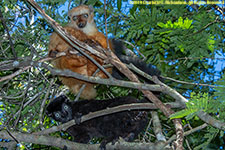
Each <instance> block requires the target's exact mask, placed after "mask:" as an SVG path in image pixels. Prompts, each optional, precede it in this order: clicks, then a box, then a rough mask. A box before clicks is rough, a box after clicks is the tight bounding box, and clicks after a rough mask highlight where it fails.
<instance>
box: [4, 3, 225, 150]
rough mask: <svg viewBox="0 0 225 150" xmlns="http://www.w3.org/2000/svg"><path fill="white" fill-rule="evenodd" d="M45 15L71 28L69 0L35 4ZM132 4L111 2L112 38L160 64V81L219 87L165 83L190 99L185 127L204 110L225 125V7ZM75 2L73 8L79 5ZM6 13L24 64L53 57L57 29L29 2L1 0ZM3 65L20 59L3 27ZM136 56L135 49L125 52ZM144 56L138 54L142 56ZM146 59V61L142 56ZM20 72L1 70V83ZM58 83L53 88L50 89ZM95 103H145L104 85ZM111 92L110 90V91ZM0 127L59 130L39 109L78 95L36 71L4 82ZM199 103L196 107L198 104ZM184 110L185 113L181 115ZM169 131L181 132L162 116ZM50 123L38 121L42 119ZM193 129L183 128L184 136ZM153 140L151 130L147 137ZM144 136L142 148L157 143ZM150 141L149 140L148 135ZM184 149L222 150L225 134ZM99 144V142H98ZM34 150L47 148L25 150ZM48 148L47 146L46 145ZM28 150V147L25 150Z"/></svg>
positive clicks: (99, 7) (209, 132) (100, 16)
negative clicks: (105, 100)
mask: <svg viewBox="0 0 225 150" xmlns="http://www.w3.org/2000/svg"><path fill="white" fill-rule="evenodd" d="M36 2H37V3H38V4H39V5H41V7H42V9H44V10H45V12H46V13H47V14H48V15H49V16H51V17H52V18H53V19H55V21H57V22H58V23H60V24H61V25H65V24H66V23H67V21H68V20H67V11H68V5H69V3H70V1H69V0H55V1H51V0H37V1H36ZM128 2H129V1H126V0H124V1H121V0H117V1H115V0H109V1H107V29H108V31H107V33H108V34H109V35H110V36H111V37H115V38H119V39H123V40H126V41H129V42H130V43H132V44H133V45H135V47H136V48H137V49H138V50H140V52H141V53H142V54H144V55H145V61H146V62H147V63H151V64H153V65H155V66H156V67H157V68H158V69H159V70H160V71H161V73H162V76H166V77H171V78H173V79H176V80H180V81H186V82H191V83H205V84H208V85H216V86H217V87H216V88H212V87H210V86H201V85H198V86H195V85H191V84H182V83H178V82H174V81H171V80H165V83H166V84H167V85H169V86H170V87H172V88H174V89H176V90H177V91H178V92H179V93H181V94H182V95H184V96H185V97H186V98H187V99H189V100H190V101H189V104H187V106H189V107H187V108H186V109H185V110H181V111H180V114H179V113H178V114H176V115H177V116H178V117H184V116H186V117H185V118H183V120H182V123H183V125H184V126H187V125H189V126H191V127H197V126H199V125H201V124H203V122H202V121H201V120H199V119H198V118H197V117H196V116H195V113H196V112H197V111H199V110H202V109H203V110H204V111H206V112H208V113H210V114H211V115H212V116H214V117H215V118H216V119H219V120H221V121H224V118H225V112H224V110H225V104H224V90H225V89H224V86H225V80H224V78H225V76H224V65H223V63H224V51H225V44H224V43H225V40H224V37H225V26H224V22H225V18H224V16H223V15H222V14H221V12H219V11H217V7H218V6H219V7H222V5H191V6H190V5H131V4H129V3H128ZM88 4H91V5H93V6H94V8H95V10H96V12H95V15H96V16H95V21H96V23H97V26H98V28H99V30H101V31H102V32H104V33H105V26H104V21H105V20H104V5H103V2H102V1H99V0H93V1H88ZM77 5H78V2H77V1H72V2H71V6H70V8H72V7H74V6H77ZM0 6H1V7H0V9H1V12H2V13H3V16H4V18H5V22H6V24H7V28H8V30H9V33H10V36H11V38H12V41H13V45H14V48H15V53H16V55H17V58H18V59H19V60H38V59H40V58H42V57H44V56H46V55H47V51H48V42H49V35H50V34H51V33H52V32H53V29H52V27H51V26H50V25H49V24H47V22H46V21H45V20H44V19H43V18H42V17H41V16H40V14H38V13H37V12H36V11H35V10H34V9H33V8H31V6H29V4H28V3H27V2H26V1H22V0H21V1H18V0H3V1H1V2H0ZM0 35H1V39H0V49H1V51H0V65H3V64H6V63H7V62H8V63H9V62H12V60H13V59H14V55H15V54H13V52H12V48H11V47H10V44H9V40H8V37H7V34H6V29H5V28H4V27H3V25H2V23H0ZM126 46H127V47H128V48H130V49H132V50H135V48H134V47H132V46H130V45H126ZM137 55H139V56H140V54H138V53H137ZM140 58H142V59H144V58H143V57H141V56H140ZM17 70H18V68H15V69H11V70H2V71H1V72H0V77H4V76H6V75H10V74H12V73H13V72H15V71H17ZM51 83H52V86H50V85H51ZM97 88H98V97H97V99H103V98H112V97H116V96H125V95H133V96H135V97H138V98H140V97H142V95H141V93H140V92H138V91H137V90H131V89H127V88H121V87H109V86H103V85H98V86H97ZM106 89H107V90H106ZM0 90H1V92H0V101H1V106H0V115H1V116H0V118H1V122H0V127H1V129H3V128H6V127H7V128H10V129H13V130H15V131H23V132H29V133H31V132H34V131H38V130H40V129H43V128H48V127H50V126H53V125H56V122H54V121H52V120H51V119H50V118H48V117H47V116H45V115H44V114H43V116H40V114H39V112H40V106H41V104H42V103H43V99H44V98H45V97H47V101H46V104H47V103H48V102H49V100H50V99H52V98H54V97H55V96H56V95H59V94H60V93H61V92H62V91H65V92H66V93H67V95H68V96H70V98H71V99H74V96H73V95H72V94H71V93H68V90H67V89H66V88H65V87H64V86H62V85H61V83H60V81H59V80H58V79H57V78H55V77H53V76H52V75H51V74H50V72H49V71H48V70H45V69H43V68H37V67H31V68H30V69H28V70H26V71H24V72H23V73H21V74H19V75H18V76H16V77H14V78H12V79H10V80H6V81H3V82H0ZM161 99H162V101H163V102H170V101H174V100H173V99H172V98H171V97H169V96H166V95H161ZM193 104H194V105H193ZM177 111H179V110H177ZM159 115H160V119H161V122H162V124H163V131H164V134H165V136H166V137H170V136H172V135H173V134H174V133H175V131H174V130H171V128H170V127H173V125H172V123H171V121H170V120H169V119H168V118H165V116H163V115H162V114H161V113H160V112H159ZM41 117H42V118H44V122H40V118H41ZM186 130H188V128H185V131H186ZM146 132H147V133H151V134H153V132H152V130H151V127H150V128H149V129H148V130H147V131H146ZM151 134H148V136H140V138H139V140H140V141H143V140H144V141H147V142H148V141H155V138H154V137H152V136H150V135H151ZM53 135H56V136H58V137H67V138H69V139H71V137H68V135H67V134H66V133H62V132H61V133H54V134H53ZM145 135H146V133H145ZM185 139H186V140H187V141H186V142H185V143H184V146H185V149H187V148H188V145H191V146H190V147H191V148H192V149H196V150H197V149H223V148H225V147H224V145H225V143H224V140H225V136H224V131H220V130H218V129H215V128H213V127H210V126H209V127H207V128H206V129H203V130H201V131H199V132H196V133H194V134H191V135H189V136H187V137H185ZM94 142H96V140H94ZM26 146H28V147H30V148H35V147H39V148H40V147H41V146H40V145H35V144H26ZM42 148H43V146H42ZM21 149H23V146H21Z"/></svg>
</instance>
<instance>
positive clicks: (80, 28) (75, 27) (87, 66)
mask: <svg viewBox="0 0 225 150" xmlns="http://www.w3.org/2000/svg"><path fill="white" fill-rule="evenodd" d="M68 16H69V19H70V22H69V23H68V24H67V25H66V26H65V27H64V28H65V29H66V31H67V32H68V33H70V34H71V35H72V36H74V37H75V38H77V39H78V40H80V41H82V42H86V43H87V44H89V43H90V41H92V42H95V43H96V44H99V45H100V46H102V47H103V48H104V49H107V39H106V37H105V36H104V34H102V33H101V32H99V31H98V29H97V27H96V25H95V22H94V19H93V17H94V10H93V8H92V7H90V6H87V5H81V6H78V7H75V8H73V9H72V10H70V11H69V14H68ZM92 44H93V43H92ZM71 48H72V47H71V46H70V45H69V44H68V43H67V42H66V41H65V40H64V39H63V38H62V37H61V36H59V35H58V34H57V33H55V32H54V33H53V34H52V35H51V37H50V44H49V55H50V56H51V54H52V53H56V52H63V51H68V50H69V49H71ZM88 54H89V55H90V56H91V57H93V58H94V59H95V60H96V61H97V62H98V63H99V64H100V65H103V60H102V59H100V58H98V57H96V56H95V55H93V54H90V53H88ZM53 65H54V67H56V68H57V69H69V70H71V71H73V72H76V73H79V74H82V75H86V76H92V75H93V74H94V72H95V71H96V70H97V68H98V67H97V66H96V65H95V64H94V63H93V62H91V61H90V60H89V59H88V58H86V57H85V56H82V55H79V54H78V55H72V54H69V53H67V55H66V56H62V57H59V58H57V59H55V60H54V61H53ZM106 71H108V72H109V73H112V68H107V69H106ZM96 76H98V77H101V78H107V75H106V74H105V73H103V72H102V71H100V72H98V73H97V75H96ZM60 80H61V81H62V83H63V84H64V85H66V86H68V87H69V89H70V90H71V91H72V92H73V93H74V94H77V93H78V92H79V90H80V88H81V86H82V85H83V84H84V83H85V84H86V87H85V89H84V90H83V92H82V93H81V95H80V97H81V98H84V99H92V98H95V97H96V90H95V89H94V84H92V83H88V82H84V81H81V80H77V79H75V78H71V77H60Z"/></svg>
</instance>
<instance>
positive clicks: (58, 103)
mask: <svg viewBox="0 0 225 150" xmlns="http://www.w3.org/2000/svg"><path fill="white" fill-rule="evenodd" d="M46 110H47V114H48V116H49V117H52V118H53V119H54V120H56V121H59V122H62V123H65V122H68V121H70V120H72V119H73V118H72V108H71V107H70V102H69V100H68V99H67V98H66V97H65V96H60V97H57V98H56V99H55V100H54V101H53V102H51V103H50V104H49V105H48V107H47V109H46Z"/></svg>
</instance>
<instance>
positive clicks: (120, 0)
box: [117, 0, 122, 12]
mask: <svg viewBox="0 0 225 150" xmlns="http://www.w3.org/2000/svg"><path fill="white" fill-rule="evenodd" d="M121 5H122V0H117V9H118V11H119V12H120V10H121Z"/></svg>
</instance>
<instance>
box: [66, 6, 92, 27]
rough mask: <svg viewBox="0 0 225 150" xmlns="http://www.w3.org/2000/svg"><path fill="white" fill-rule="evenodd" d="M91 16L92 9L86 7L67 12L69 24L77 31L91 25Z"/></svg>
mask: <svg viewBox="0 0 225 150" xmlns="http://www.w3.org/2000/svg"><path fill="white" fill-rule="evenodd" d="M93 16H94V14H93V8H92V7H89V6H86V5H81V6H78V7H75V8H73V9H72V10H70V11H69V18H70V22H71V23H72V24H73V26H74V27H76V28H78V29H83V28H85V27H86V26H87V24H92V23H93Z"/></svg>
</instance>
